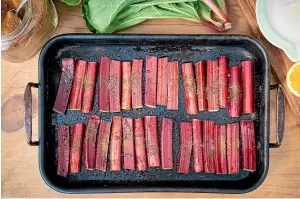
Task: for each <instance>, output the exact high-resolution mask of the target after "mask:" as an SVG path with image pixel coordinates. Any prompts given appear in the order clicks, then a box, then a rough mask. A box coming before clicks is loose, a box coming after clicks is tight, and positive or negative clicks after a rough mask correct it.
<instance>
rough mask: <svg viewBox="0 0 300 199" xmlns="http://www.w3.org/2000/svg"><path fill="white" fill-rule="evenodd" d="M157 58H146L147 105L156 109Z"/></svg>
mask: <svg viewBox="0 0 300 199" xmlns="http://www.w3.org/2000/svg"><path fill="white" fill-rule="evenodd" d="M156 84H157V57H155V56H147V57H146V82H145V85H146V88H145V105H146V106H148V107H151V108H156Z"/></svg>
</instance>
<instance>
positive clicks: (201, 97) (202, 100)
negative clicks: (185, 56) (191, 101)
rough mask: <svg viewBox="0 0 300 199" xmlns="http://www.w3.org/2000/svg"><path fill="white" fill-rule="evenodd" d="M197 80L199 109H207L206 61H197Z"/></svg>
mask: <svg viewBox="0 0 300 199" xmlns="http://www.w3.org/2000/svg"><path fill="white" fill-rule="evenodd" d="M195 68H196V82H197V94H198V110H199V111H203V110H207V99H206V91H205V88H206V85H205V77H206V75H205V61H199V62H197V63H196V67H195Z"/></svg>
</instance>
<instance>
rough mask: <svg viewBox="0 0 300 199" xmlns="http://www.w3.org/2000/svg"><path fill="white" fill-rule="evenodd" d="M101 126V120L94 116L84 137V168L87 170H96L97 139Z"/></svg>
mask: <svg viewBox="0 0 300 199" xmlns="http://www.w3.org/2000/svg"><path fill="white" fill-rule="evenodd" d="M99 124H100V118H99V117H98V116H97V115H92V116H91V117H90V119H89V121H88V124H87V126H86V129H85V137H84V167H85V168H86V169H95V168H96V138H97V131H98V127H99Z"/></svg>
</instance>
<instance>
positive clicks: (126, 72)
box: [121, 62, 131, 110]
mask: <svg viewBox="0 0 300 199" xmlns="http://www.w3.org/2000/svg"><path fill="white" fill-rule="evenodd" d="M121 108H122V109H123V110H130V109H131V62H122V101H121Z"/></svg>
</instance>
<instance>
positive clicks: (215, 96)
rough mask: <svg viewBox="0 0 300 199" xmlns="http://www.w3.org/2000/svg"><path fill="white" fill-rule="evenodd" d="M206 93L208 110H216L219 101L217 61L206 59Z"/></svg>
mask: <svg viewBox="0 0 300 199" xmlns="http://www.w3.org/2000/svg"><path fill="white" fill-rule="evenodd" d="M206 75H207V77H206V81H207V84H206V89H207V90H206V93H207V108H208V111H211V112H213V111H218V110H219V109H220V103H219V71H218V61H214V60H207V73H206Z"/></svg>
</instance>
